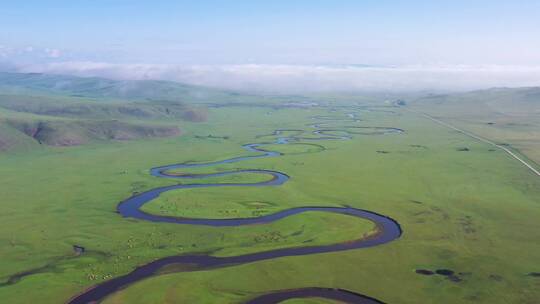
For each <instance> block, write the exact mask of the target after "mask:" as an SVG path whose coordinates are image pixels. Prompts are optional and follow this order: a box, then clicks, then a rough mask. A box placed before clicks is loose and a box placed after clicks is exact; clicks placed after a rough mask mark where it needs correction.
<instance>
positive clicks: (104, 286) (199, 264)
mask: <svg viewBox="0 0 540 304" xmlns="http://www.w3.org/2000/svg"><path fill="white" fill-rule="evenodd" d="M315 119H318V120H324V121H325V122H324V123H315V124H310V126H311V127H313V128H315V130H314V131H312V132H311V134H312V135H310V136H302V134H303V133H304V131H303V130H285V129H282V130H276V131H274V132H273V133H272V134H268V135H263V136H261V137H264V136H274V137H276V138H277V139H276V140H275V141H273V142H265V143H252V144H246V145H244V146H242V147H243V148H244V150H246V151H248V152H257V153H258V154H257V155H252V156H240V157H234V158H229V159H225V160H221V161H214V162H206V163H183V164H173V165H167V166H161V167H156V168H152V169H151V170H150V173H151V174H152V175H153V176H156V177H160V178H174V179H197V178H206V177H216V176H226V175H230V174H238V173H257V174H264V175H268V176H269V179H268V180H266V181H263V182H255V183H213V184H198V183H193V184H180V185H171V186H165V187H159V188H154V189H151V190H149V191H146V192H143V193H140V194H137V195H134V196H132V197H130V198H128V199H126V200H124V201H122V202H120V203H119V204H118V206H117V210H118V212H119V213H120V214H121V215H122V216H124V217H126V218H135V219H138V220H144V221H151V222H160V223H174V224H180V225H206V226H215V227H219V226H243V225H252V224H264V223H271V222H274V221H277V220H280V219H283V218H286V217H289V216H294V215H296V214H300V213H304V212H327V213H337V214H344V215H348V216H353V217H357V218H361V219H366V220H369V221H372V222H373V223H375V224H376V227H377V233H376V234H375V235H373V236H371V237H368V238H360V239H356V240H350V241H347V242H343V243H337V244H331V245H319V246H300V247H292V248H282V249H274V250H269V251H263V252H257V253H250V254H244V255H238V256H227V257H216V256H211V255H203V254H192V255H190V254H187V255H178V256H169V257H165V258H161V259H158V260H155V261H153V262H150V263H148V264H145V265H142V266H140V267H137V268H136V269H135V270H133V271H132V272H130V273H128V274H126V275H123V276H120V277H116V278H114V279H111V280H109V281H105V282H103V283H101V284H99V285H97V286H94V287H93V288H90V289H88V290H86V291H84V292H83V293H81V294H79V295H77V296H75V297H73V298H72V299H71V300H70V301H69V302H68V303H70V304H86V303H98V302H100V301H102V300H103V299H104V298H106V297H107V296H110V295H112V294H114V293H115V292H117V291H119V290H121V289H123V288H125V287H127V286H129V285H130V284H133V283H135V282H138V281H140V280H143V279H145V278H148V277H151V276H154V275H158V274H159V271H160V270H161V269H163V267H165V266H169V265H173V264H190V265H193V266H194V269H190V271H198V270H205V269H215V268H222V267H231V266H235V265H241V264H246V263H253V262H257V261H263V260H269V259H275V258H280V257H287V256H301V255H309V254H317V253H328V252H338V251H344V250H352V249H359V248H367V247H373V246H378V245H382V244H385V243H388V242H391V241H393V240H395V239H397V238H399V237H400V236H401V233H402V231H401V228H400V226H399V224H398V223H397V222H396V221H395V220H393V219H391V218H389V217H386V216H384V215H381V214H377V213H375V212H371V211H367V210H362V209H357V208H352V207H324V206H307V207H299V208H291V209H287V210H283V211H279V212H276V213H274V214H270V215H265V216H261V217H253V218H237V219H203V218H179V217H171V216H162V215H156V214H149V213H146V212H144V211H142V210H141V209H140V208H141V207H142V206H143V205H144V204H146V203H148V202H150V201H152V200H154V199H155V198H157V197H158V196H159V195H160V194H161V193H164V192H167V191H171V190H177V189H187V188H208V187H263V186H264V187H271V186H279V185H282V184H284V183H285V182H287V180H288V179H289V176H288V175H286V174H285V173H282V172H278V171H271V170H260V169H245V170H234V171H227V172H218V173H210V174H185V175H173V174H170V173H168V171H170V170H173V169H181V168H194V167H210V166H214V165H220V164H227V163H235V162H241V161H245V160H251V159H257V158H267V157H278V156H280V155H282V154H281V153H280V152H276V151H269V150H265V149H264V146H265V145H269V144H288V143H296V142H299V141H307V140H340V139H341V140H343V139H350V138H352V136H353V135H354V134H368V135H377V134H387V133H400V132H403V130H401V129H397V128H386V127H356V126H347V127H340V128H337V127H335V128H333V127H332V128H330V127H328V128H326V127H322V126H321V125H322V124H327V123H329V122H330V121H341V120H340V119H339V118H328V117H315ZM343 120H344V121H353V122H357V121H358V119H357V118H356V116H355V114H353V113H351V114H348V117H347V118H346V119H343ZM287 131H292V132H294V133H295V134H294V135H291V136H289V137H284V136H281V134H283V133H284V132H287ZM308 297H318V298H327V299H332V300H337V301H341V302H345V303H370V304H371V303H383V302H381V301H379V300H377V299H374V298H371V297H369V296H366V295H362V294H359V293H355V292H352V291H348V290H343V289H331V288H324V287H306V288H299V289H291V290H277V291H270V292H268V293H266V294H263V295H260V296H258V297H256V298H253V299H251V300H248V301H247V302H246V303H250V304H263V303H279V302H282V301H285V300H288V299H293V298H308Z"/></svg>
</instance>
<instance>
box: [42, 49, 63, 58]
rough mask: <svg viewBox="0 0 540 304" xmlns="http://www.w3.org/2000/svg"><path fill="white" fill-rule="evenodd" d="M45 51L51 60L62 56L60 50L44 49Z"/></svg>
mask: <svg viewBox="0 0 540 304" xmlns="http://www.w3.org/2000/svg"><path fill="white" fill-rule="evenodd" d="M43 51H44V52H45V55H46V56H47V57H49V58H59V57H60V56H61V55H62V53H61V52H60V50H59V49H44V50H43Z"/></svg>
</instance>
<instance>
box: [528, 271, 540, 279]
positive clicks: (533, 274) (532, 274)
mask: <svg viewBox="0 0 540 304" xmlns="http://www.w3.org/2000/svg"><path fill="white" fill-rule="evenodd" d="M527 276H529V277H534V278H540V272H529V273H527Z"/></svg>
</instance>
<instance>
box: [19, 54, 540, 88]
mask: <svg viewBox="0 0 540 304" xmlns="http://www.w3.org/2000/svg"><path fill="white" fill-rule="evenodd" d="M16 70H17V71H18V72H38V73H51V74H68V75H76V76H97V77H105V78H112V79H130V80H140V79H156V80H169V81H176V82H182V83H188V84H195V85H203V86H211V87H218V88H226V89H234V90H246V91H266V92H325V91H419V90H436V91H464V90H474V89H484V88H491V87H523V86H540V66H502V65H483V66H465V65H462V66H443V65H438V66H402V67H377V66H365V65H267V64H240V65H189V66H179V65H158V64H112V63H101V62H87V61H73V62H53V63H45V64H29V65H22V66H17V67H16Z"/></svg>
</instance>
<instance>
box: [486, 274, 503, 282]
mask: <svg viewBox="0 0 540 304" xmlns="http://www.w3.org/2000/svg"><path fill="white" fill-rule="evenodd" d="M488 278H489V279H490V280H492V281H495V282H501V281H502V280H503V277H502V276H500V275H498V274H490V275H489V276H488Z"/></svg>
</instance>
